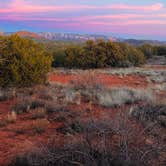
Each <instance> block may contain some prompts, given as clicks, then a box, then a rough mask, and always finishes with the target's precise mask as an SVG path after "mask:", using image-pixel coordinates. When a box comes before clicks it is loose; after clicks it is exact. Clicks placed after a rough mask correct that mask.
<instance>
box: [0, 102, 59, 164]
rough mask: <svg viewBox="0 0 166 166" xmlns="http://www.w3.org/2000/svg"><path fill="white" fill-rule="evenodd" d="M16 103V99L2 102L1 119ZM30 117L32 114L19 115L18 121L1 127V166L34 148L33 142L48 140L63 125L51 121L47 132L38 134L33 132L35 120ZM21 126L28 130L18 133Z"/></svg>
mask: <svg viewBox="0 0 166 166" xmlns="http://www.w3.org/2000/svg"><path fill="white" fill-rule="evenodd" d="M14 103H15V101H6V102H0V119H2V120H3V119H4V118H5V117H6V116H7V113H8V112H10V111H11V107H12V105H13V104H14ZM28 117H30V114H22V115H18V116H17V120H16V123H13V124H8V125H7V126H5V127H2V128H0V166H6V165H7V164H9V162H11V159H12V158H13V157H14V156H15V155H16V153H20V152H24V151H26V150H28V149H30V148H32V147H33V144H35V143H37V142H46V141H47V140H48V139H49V138H50V135H51V133H53V132H54V131H55V130H56V129H57V128H59V127H60V126H61V123H50V124H49V126H48V129H47V131H46V132H45V133H43V134H42V135H37V134H34V133H32V131H31V128H32V127H31V126H32V122H33V120H32V119H30V118H28ZM20 127H24V128H25V129H26V130H27V132H26V133H25V134H16V133H15V131H14V130H15V129H18V128H20ZM52 135H53V134H52Z"/></svg>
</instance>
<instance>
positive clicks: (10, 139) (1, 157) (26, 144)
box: [0, 73, 148, 166]
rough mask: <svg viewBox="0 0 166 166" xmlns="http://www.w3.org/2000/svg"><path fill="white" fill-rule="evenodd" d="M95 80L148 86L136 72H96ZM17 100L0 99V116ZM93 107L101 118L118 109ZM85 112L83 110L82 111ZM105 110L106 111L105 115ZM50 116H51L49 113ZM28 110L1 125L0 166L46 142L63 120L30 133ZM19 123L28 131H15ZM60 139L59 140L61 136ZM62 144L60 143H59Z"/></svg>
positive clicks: (58, 77) (54, 77)
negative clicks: (39, 132) (3, 125)
mask: <svg viewBox="0 0 166 166" xmlns="http://www.w3.org/2000/svg"><path fill="white" fill-rule="evenodd" d="M77 79H78V75H71V74H68V75H66V74H58V73H57V74H55V73H54V74H51V75H50V76H49V77H48V80H49V81H50V82H55V83H59V84H70V82H71V81H73V80H74V81H77ZM98 80H99V82H100V83H102V84H103V85H105V86H107V87H115V86H116V87H117V86H119V87H121V86H128V87H133V88H146V87H147V86H148V82H147V80H146V78H145V77H141V76H136V75H127V76H123V77H121V76H117V75H108V74H101V73H100V74H99V75H98ZM15 103H16V101H15V100H11V101H5V102H0V119H3V118H4V117H6V116H7V113H8V112H10V111H11V107H12V106H13V105H14V104H15ZM88 107H89V105H86V104H81V105H79V106H76V105H71V106H69V108H71V110H73V111H76V112H78V111H79V114H80V113H81V111H82V110H85V108H88ZM91 109H92V110H93V112H92V114H91V115H92V116H93V117H95V118H97V119H100V117H103V116H106V117H108V116H109V117H110V119H111V118H113V117H114V115H115V114H116V113H117V109H107V110H105V109H104V108H101V107H99V106H92V108H91ZM82 113H83V114H85V116H84V117H85V119H86V116H88V114H87V115H86V113H85V112H82ZM105 113H107V114H105ZM51 116H52V115H51ZM30 117H31V114H30V113H25V114H21V115H18V116H17V121H16V123H14V124H9V125H7V126H6V127H3V128H0V166H6V165H7V164H8V163H9V162H10V161H11V159H12V157H13V156H14V155H15V154H16V153H18V152H21V151H23V150H26V149H30V148H32V147H33V144H35V143H37V142H46V141H47V140H48V139H49V138H50V137H52V133H56V132H55V131H56V129H58V128H59V127H60V126H61V125H62V123H60V122H52V121H51V123H50V124H49V126H48V129H47V131H46V132H45V133H43V134H42V135H37V134H34V133H32V130H31V129H30V128H31V125H32V122H33V120H32V119H31V118H30ZM47 119H48V120H51V117H47ZM20 126H23V127H26V129H27V132H26V133H25V134H16V133H15V132H14V131H13V130H14V129H17V128H19V127H20ZM56 137H57V138H58V137H59V138H60V139H59V140H61V141H62V142H63V140H64V139H63V138H62V137H63V135H61V134H59V135H58V136H57V135H56ZM61 138H62V139H61ZM58 143H59V144H61V142H60V141H59V142H58Z"/></svg>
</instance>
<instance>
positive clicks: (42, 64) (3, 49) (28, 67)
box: [0, 35, 52, 86]
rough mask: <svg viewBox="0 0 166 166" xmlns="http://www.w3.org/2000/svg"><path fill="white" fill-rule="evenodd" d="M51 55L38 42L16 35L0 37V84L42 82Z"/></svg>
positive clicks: (19, 84) (12, 84)
mask: <svg viewBox="0 0 166 166" xmlns="http://www.w3.org/2000/svg"><path fill="white" fill-rule="evenodd" d="M51 63H52V57H51V56H50V55H49V54H48V53H46V52H45V50H44V49H43V48H42V47H41V45H40V44H37V43H35V42H34V41H32V40H28V39H23V38H20V37H19V36H17V35H11V36H9V37H2V38H0V71H1V72H0V86H30V85H34V84H41V83H44V82H45V80H46V73H47V72H48V71H49V70H50V67H51Z"/></svg>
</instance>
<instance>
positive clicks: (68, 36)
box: [0, 31, 166, 46]
mask: <svg viewBox="0 0 166 166" xmlns="http://www.w3.org/2000/svg"><path fill="white" fill-rule="evenodd" d="M11 34H17V35H19V36H21V37H25V38H30V39H34V40H37V41H69V42H70V41H71V42H85V41H87V40H97V39H103V40H111V41H114V42H125V43H128V44H131V45H135V46H139V45H142V44H144V43H148V44H152V45H163V44H166V41H165V42H162V41H158V40H137V39H123V38H116V37H112V36H107V35H97V34H94V35H90V34H74V33H55V32H40V33H34V32H28V31H18V32H0V35H11Z"/></svg>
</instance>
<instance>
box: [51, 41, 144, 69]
mask: <svg viewBox="0 0 166 166" xmlns="http://www.w3.org/2000/svg"><path fill="white" fill-rule="evenodd" d="M53 56H54V62H53V66H54V67H57V66H61V67H62V66H63V67H68V68H83V69H88V68H103V67H128V66H138V65H141V64H143V63H145V57H144V54H143V53H142V52H141V51H140V50H139V49H137V48H135V47H133V46H130V45H128V44H125V43H115V42H111V41H107V42H106V41H104V40H97V41H92V40H89V41H87V42H86V43H85V44H84V45H82V46H80V45H72V46H68V47H67V48H66V49H61V51H58V52H56V53H54V54H53Z"/></svg>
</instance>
